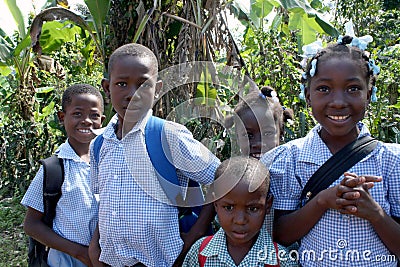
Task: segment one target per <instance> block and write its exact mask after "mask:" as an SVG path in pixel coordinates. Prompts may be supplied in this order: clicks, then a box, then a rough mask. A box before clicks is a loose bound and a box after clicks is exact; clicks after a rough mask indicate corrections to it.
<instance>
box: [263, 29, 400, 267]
mask: <svg viewBox="0 0 400 267" xmlns="http://www.w3.org/2000/svg"><path fill="white" fill-rule="evenodd" d="M370 40H372V37H371V38H369V37H365V38H357V37H355V36H354V34H353V36H349V35H346V36H344V37H341V38H339V42H337V43H334V44H330V45H329V46H328V47H326V48H322V47H320V48H316V47H315V44H313V45H314V47H313V48H312V49H311V48H310V47H309V48H308V49H309V50H307V48H306V49H305V50H306V51H311V50H313V51H315V54H314V55H311V54H309V55H307V58H308V57H311V58H310V59H309V60H307V64H306V68H305V69H306V72H305V73H304V74H303V77H302V81H303V87H302V88H303V90H304V91H303V96H304V98H305V100H306V101H307V104H308V105H309V106H310V107H311V109H312V114H313V116H314V118H315V119H316V121H317V122H318V125H317V126H315V127H314V128H313V129H312V130H311V131H310V132H309V133H308V134H307V136H306V137H304V138H300V139H297V140H293V141H291V142H289V143H286V144H284V145H281V146H279V147H277V148H276V149H275V150H272V151H270V152H269V153H267V154H265V155H264V156H263V157H262V158H261V161H262V162H263V163H265V164H266V165H267V166H269V165H270V163H272V164H271V165H270V168H269V169H270V174H271V191H272V194H273V196H274V203H273V208H274V209H275V221H274V238H275V239H276V240H275V241H277V242H279V243H281V244H284V245H285V244H286V245H288V244H291V243H293V242H295V241H299V240H300V241H301V242H300V249H299V252H298V255H300V258H299V259H300V263H301V265H302V266H305V267H307V266H363V267H364V266H377V263H376V262H377V261H379V260H380V259H382V257H385V259H388V260H386V261H383V260H380V262H379V266H393V267H394V266H396V265H397V261H396V257H397V258H398V257H399V256H400V246H399V244H400V180H399V177H400V145H398V144H387V143H383V142H378V144H377V146H376V147H375V149H374V150H373V151H372V152H371V153H370V154H369V155H367V156H366V157H364V158H363V159H362V160H360V161H358V162H357V163H356V164H355V165H354V166H353V167H351V168H350V169H349V170H348V172H345V173H343V174H342V175H341V176H340V177H339V178H338V179H337V180H336V181H334V182H333V183H332V184H331V185H330V186H329V187H328V188H327V189H325V190H322V191H320V192H319V193H318V194H316V195H315V196H314V197H313V198H312V199H311V200H309V201H308V202H307V203H306V204H305V205H303V206H302V207H301V206H300V205H299V203H300V201H301V195H302V191H303V188H304V186H305V185H306V183H307V181H308V180H309V179H310V177H311V176H312V175H313V174H314V172H315V171H316V170H317V169H318V168H319V167H320V166H321V165H323V164H324V163H325V162H326V161H327V160H328V159H329V158H330V157H331V156H332V155H334V154H336V153H337V152H338V151H340V150H341V149H342V148H343V147H345V146H346V145H348V144H350V143H352V142H353V141H355V140H357V139H360V138H362V137H364V136H368V135H370V133H369V131H368V129H367V127H366V125H364V124H363V123H362V122H361V120H362V119H363V118H364V116H365V111H366V108H367V106H368V105H369V103H370V101H373V100H375V99H376V87H375V86H374V84H375V75H376V74H378V73H379V68H378V67H377V66H376V65H375V63H374V62H373V61H372V60H371V59H370V57H369V55H368V54H367V53H366V52H365V51H363V49H365V47H366V44H365V42H367V41H370ZM320 179H328V177H325V176H323V177H322V178H321V177H320ZM304 255H306V257H304ZM307 255H308V256H307ZM313 256H314V257H313Z"/></svg>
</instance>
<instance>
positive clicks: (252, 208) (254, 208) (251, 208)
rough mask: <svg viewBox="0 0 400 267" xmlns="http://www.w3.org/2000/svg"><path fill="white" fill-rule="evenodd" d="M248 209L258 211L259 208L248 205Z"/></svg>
mask: <svg viewBox="0 0 400 267" xmlns="http://www.w3.org/2000/svg"><path fill="white" fill-rule="evenodd" d="M248 210H249V211H250V212H258V211H259V210H260V208H259V207H249V208H248Z"/></svg>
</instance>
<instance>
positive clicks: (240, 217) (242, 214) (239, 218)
mask: <svg viewBox="0 0 400 267" xmlns="http://www.w3.org/2000/svg"><path fill="white" fill-rule="evenodd" d="M233 222H234V223H235V224H246V222H247V218H246V211H244V210H238V211H236V212H235V215H234V217H233Z"/></svg>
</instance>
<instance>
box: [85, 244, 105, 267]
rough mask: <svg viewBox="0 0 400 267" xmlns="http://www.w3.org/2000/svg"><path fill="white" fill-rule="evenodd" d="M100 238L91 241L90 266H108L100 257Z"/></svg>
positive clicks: (89, 251)
mask: <svg viewBox="0 0 400 267" xmlns="http://www.w3.org/2000/svg"><path fill="white" fill-rule="evenodd" d="M98 241H99V240H98V239H96V238H92V241H91V242H90V245H89V249H88V253H89V257H90V261H91V264H92V265H90V266H93V267H105V266H107V265H106V264H105V263H103V262H101V261H100V260H99V259H100V253H101V249H100V245H99V242H98Z"/></svg>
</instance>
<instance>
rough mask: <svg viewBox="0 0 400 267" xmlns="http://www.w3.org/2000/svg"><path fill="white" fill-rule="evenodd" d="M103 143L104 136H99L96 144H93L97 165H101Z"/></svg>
mask: <svg viewBox="0 0 400 267" xmlns="http://www.w3.org/2000/svg"><path fill="white" fill-rule="evenodd" d="M103 141H104V136H103V134H99V135H98V136H97V137H96V139H94V142H93V156H94V159H95V160H96V162H97V163H99V160H100V149H101V146H102V145H103Z"/></svg>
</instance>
